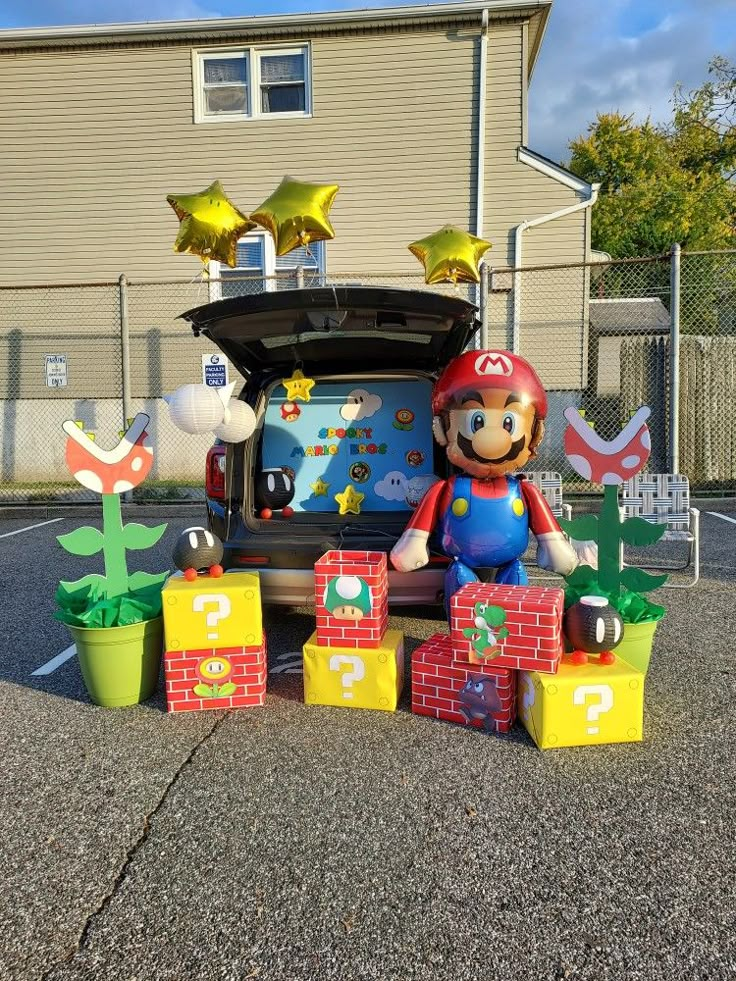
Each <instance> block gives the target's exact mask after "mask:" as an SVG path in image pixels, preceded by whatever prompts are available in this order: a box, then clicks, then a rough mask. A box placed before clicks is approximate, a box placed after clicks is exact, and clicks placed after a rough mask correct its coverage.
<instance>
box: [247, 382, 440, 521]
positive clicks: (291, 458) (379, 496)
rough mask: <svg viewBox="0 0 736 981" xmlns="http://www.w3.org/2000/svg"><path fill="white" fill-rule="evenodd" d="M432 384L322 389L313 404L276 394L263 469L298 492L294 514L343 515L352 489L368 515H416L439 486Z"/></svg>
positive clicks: (334, 385)
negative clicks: (342, 502) (287, 479)
mask: <svg viewBox="0 0 736 981" xmlns="http://www.w3.org/2000/svg"><path fill="white" fill-rule="evenodd" d="M431 391H432V383H431V381H430V380H429V379H423V378H403V379H401V380H389V381H376V382H372V381H366V382H360V381H357V382H356V380H355V379H353V380H352V381H346V382H339V381H329V382H320V381H319V380H318V381H317V384H316V385H315V386H314V388H312V390H311V401H309V402H301V401H299V402H290V401H289V400H288V399H287V397H286V393H285V390H284V388H283V386H281V385H277V386H276V387H275V388H274V389H273V390H272V391H271V393H270V396H269V402H268V406H267V408H266V415H265V420H264V428H263V435H262V443H261V459H262V465H263V467H264V469H273V468H282V469H284V470H286V472H287V473H289V474H290V475H291V476H292V478H293V480H294V484H295V495H294V499H293V501H292V503H291V506H292V507H293V508H294V510H295V511H307V512H319V513H322V514H330V513H332V514H337V513H338V509H339V505H338V503H337V501H336V500H335V494H338V493H342V491H344V490H345V487H346V486H347V485H348V484H352V485H353V487H354V488H355V489H356V491H359V492H360V493H361V494H364V495H365V497H364V499H363V501H362V502H361V505H360V508H361V513H363V512H369V511H409V510H411V506H412V504H416V501H415V500H413V498H416V496H417V493H418V492H419V489H420V487H421V488H422V493H423V491H424V490H426V485H427V484H428V483H431V481H432V463H433V457H432V452H433V444H432V411H431V402H430V399H431Z"/></svg>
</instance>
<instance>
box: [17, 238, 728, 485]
mask: <svg viewBox="0 0 736 981" xmlns="http://www.w3.org/2000/svg"><path fill="white" fill-rule="evenodd" d="M483 269H484V274H483V278H482V281H481V284H480V286H462V287H458V288H455V287H453V286H451V285H445V286H440V287H427V286H426V285H425V283H424V280H423V278H422V277H421V276H420V275H416V276H396V275H395V274H385V275H384V274H381V273H373V274H365V273H355V274H350V273H345V274H340V275H338V276H328V277H324V276H323V275H321V274H318V273H316V272H313V271H310V270H296V271H292V272H289V273H285V274H280V275H276V276H271V277H263V276H250V277H244V276H242V275H238V276H235V275H227V276H225V277H223V278H222V279H221V280H209V281H208V280H203V279H197V280H195V281H170V282H153V281H135V282H126V281H125V280H124V277H122V278H121V282H109V283H91V284H76V285H75V284H72V285H65V286H29V287H0V400H1V412H0V442H1V445H2V468H1V470H0V503H12V502H48V501H55V502H74V501H84V500H93V499H94V497H95V496H94V495H93V494H91V493H89V492H87V491H85V490H84V489H83V488H81V487H79V485H77V484H75V483H74V482H73V481H72V479H71V477H69V478H67V476H66V474H67V469H66V465H65V462H64V447H65V442H66V440H65V437H64V436H63V434H62V430H61V424H62V422H63V421H64V420H65V419H70V418H72V419H76V420H79V422H80V423H81V424H82V425H83V427H84V428H85V430H87V431H91V432H95V433H96V436H97V439H98V440H99V441H100V443H101V444H102V445H112V444H113V443H114V441H115V440H116V439H117V435H118V433H119V431H120V430H121V429H122V427H123V425H124V421H125V419H126V417H130V416H132V415H134V414H135V413H136V412H140V411H143V412H146V413H147V414H148V415H149V416H150V417H151V427H150V429H151V433H152V436H153V440H154V453H155V457H154V459H155V464H154V470H153V471H152V473H151V476H150V477H149V479H148V480H147V481H146V482H145V483H144V484H142V485H141V486H140V487H139V488H136V490H135V491H134V492H133V496H134V498H135V499H137V500H196V499H202V498H203V496H204V489H203V483H204V461H205V456H206V453H207V450H208V448H209V446H210V445H211V437H210V436H208V435H205V436H187V435H186V434H184V433H182V432H180V431H179V430H177V429H175V428H174V427H173V426H172V425H171V423H170V421H169V415H168V409H167V407H166V403H165V402H164V401H163V396H164V395H166V394H169V393H171V392H173V391H174V389H176V388H177V387H178V386H179V385H182V384H186V383H188V382H197V381H201V379H202V356H203V355H205V356H207V355H209V354H212V353H213V350H214V349H213V346H212V344H211V342H209V341H208V340H207V339H206V338H204V337H200V338H195V337H194V336H193V334H192V332H191V329H190V327H189V325H188V324H187V323H186V322H184V321H182V320H181V319H178V318H179V315H180V314H181V313H182V312H184V311H185V310H188V309H190V308H191V307H195V306H198V305H201V304H203V303H207V302H210V301H212V300H216V299H220V298H223V297H227V296H234V295H239V294H243V293H259V292H262V291H263V290H278V289H284V288H287V289H291V288H294V287H298V286H302V285H304V286H316V285H325V286H341V285H383V286H398V287H403V288H409V289H423V290H426V289H432V290H435V291H437V290H439V291H441V292H445V293H449V294H451V295H459V296H462V297H464V298H466V299H469V300H470V301H471V302H473V303H475V304H476V305H478V306H479V308H480V316H481V318H482V324H483V326H482V331H481V333H480V335H479V337H478V339H477V342H476V343H477V344H478V345H479V346H489V347H496V348H504V349H508V350H514V351H516V352H518V353H520V354H522V355H523V356H524V357H527V358H528V359H529V360H530V361H531V362H532V363H533V364H534V365H535V367H536V368H537V370H538V371H539V374H540V376H541V378H542V381H543V382H544V384H545V386H546V387H547V389H548V392H549V401H550V411H549V416H548V425H547V433H546V436H545V440H544V442H543V444H542V448H541V451H540V455H539V457H538V459H537V460H536V461H535V468H536V469H539V470H554V471H557V472H559V473H560V474H561V475H562V478H563V482H564V484H565V487H566V489H567V490H568V491H581V492H584V491H588V490H590V485H588V484H584V483H583V482H582V481H581V479H580V478H579V477H578V476H577V475H576V474H575V473H574V472H573V471H572V470H571V468H570V467H569V465H568V464H567V462H566V460H565V456H564V452H563V448H562V442H563V431H564V428H565V420H564V417H563V412H564V410H565V408H567V407H568V406H574V407H575V408H576V409H579V410H581V411H583V412H584V414H585V418H586V419H587V421H588V422H589V423H591V424H592V425H593V426H594V427H595V429H596V431H597V432H598V433H599V434H600V435H601V437H603V438H604V439H610V438H612V437H613V436H614V435H615V434H616V433H617V432H618V431H619V430H620V429H621V427H622V426H623V425H624V424H625V423H626V421H627V419H628V418H629V417H630V415H631V413H632V412H633V411H634V410H635V409H636V408H637V407H638V406H639V405H641V404H644V403H646V404H648V405H649V406H650V407H651V409H652V416H651V420H650V428H651V432H652V444H653V445H652V461H651V464H650V470H651V471H653V472H655V471H656V472H671V471H672V470H673V468H675V469H678V470H679V471H680V472H682V473H685V474H687V475H688V476H689V477H690V479H691V482H692V484H693V486H694V487H695V488H697V489H700V490H717V491H722V490H728V489H733V488H734V487H736V450H735V442H736V441H735V440H734V432H733V429H734V425H733V421H732V419H733V412H732V409H731V406H732V405H733V399H734V396H735V395H736V391H735V379H736V252H717V253H689V254H683V255H682V256H681V257H680V255H679V250H677V249H675V250H674V251H673V254H672V255H671V256H670V255H667V256H657V257H654V258H649V259H634V260H619V261H608V262H596V263H589V264H579V265H554V266H538V267H524V268H522V269H494V268H490V267H483ZM673 340H674V343H673ZM673 366H674V369H675V370H676V377H677V379H678V381H679V390H678V385H675V386H674V388H673V385H672V379H673ZM230 375H231V379H233V380H234V379H237V378H238V377H239V376H238V373H237V370H236V369H235V367H234V366H231V367H230Z"/></svg>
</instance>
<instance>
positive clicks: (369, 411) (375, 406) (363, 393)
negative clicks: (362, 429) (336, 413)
mask: <svg viewBox="0 0 736 981" xmlns="http://www.w3.org/2000/svg"><path fill="white" fill-rule="evenodd" d="M347 399H348V400H347V402H346V403H345V405H343V406H342V407H341V409H340V415H341V416H342V417H343V419H345V420H346V421H347V422H360V420H361V419H370V417H371V416H374V415H375V414H376V413H377V412H378V410H379V409H380V408H381V406H382V405H383V399H382V398H381V396H380V395H371V393H370V392H369V391H367V389H365V388H354V389H353V390H352V392H348V395H347Z"/></svg>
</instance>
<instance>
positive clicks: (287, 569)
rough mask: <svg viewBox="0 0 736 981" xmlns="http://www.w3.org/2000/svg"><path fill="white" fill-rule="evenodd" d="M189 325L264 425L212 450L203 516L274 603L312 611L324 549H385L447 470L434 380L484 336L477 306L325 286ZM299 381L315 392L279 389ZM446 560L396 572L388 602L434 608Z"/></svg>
mask: <svg viewBox="0 0 736 981" xmlns="http://www.w3.org/2000/svg"><path fill="white" fill-rule="evenodd" d="M182 317H183V318H184V319H185V320H187V321H189V322H190V323H191V325H192V329H193V330H194V333H195V334H196V335H199V334H203V335H205V336H206V337H208V338H210V339H211V340H212V341H213V343H214V344H216V345H217V347H218V348H220V350H221V351H222V352H223V353H224V354H225V355H226V356H227V357H228V359H229V360H230V362H231V363H232V364H233V366H234V367H235V368H237V370H238V371H239V372H240V373H241V374H242V375H243V377H244V378H245V384H244V386H243V389H242V391H241V393H240V398H241V399H243V400H245V401H247V402H248V403H249V404H250V405H251V406H252V407H253V409H254V410H255V413H256V418H257V420H258V423H257V428H256V431H255V433H254V435H253V436H252V437H251V438H250V439H249V440H247V441H246V442H244V443H239V444H236V445H228V446H227V447H226V446H216V447H214V448H213V449H212V450H210V453H209V455H208V461H207V468H208V481H207V483H208V498H207V508H208V520H209V525H210V528H211V530H212V531H213V532H214V533H215V534H217V535H218V536H219V537H220V538H221V539H222V541H223V544H224V546H225V559H224V565H225V567H226V568H235V569H237V568H248V569H253V570H256V571H258V572H259V573H260V575H261V588H262V593H263V596H264V599H265V600H266V601H267V602H271V603H287V604H297V605H298V604H305V603H306V604H308V603H311V602H313V599H314V580H313V570H314V563H315V562H316V561H317V559H318V558H319V557H320V556H321V555H322V554H323V553H324V552H326V551H327V550H328V549H335V548H344V549H351V550H370V551H385V552H389V551H390V550H391V548H392V546H393V545H394V543H395V542H396V540H397V539H398V537H399V535H400V534H401V532H402V531H403V529H404V526H405V525H406V522H407V520H408V518H409V515H410V513H411V510H412V508H413V507H416V505H417V503H418V501H419V499H420V498H421V496H422V494H424V492H425V491H426V489H427V487H428V486H430V484H431V483H432V482H433V480H435V479H436V478H437V477H438V476H439V477H444V476H445V475H446V473H447V464H446V461H445V456H444V453H443V452H442V451H441V450H439V448H438V447H436V446H435V444H434V441H433V438H432V412H431V391H432V384H433V381H434V379H435V378H436V376H437V374H438V372H439V371H440V370H441V369H442V368H443V367H444V366H445V365H446V364H447V363H448V362H449V361H450V360H451V359H452V358H454V357H456V356H457V355H458V354H460V353H461V352H462V351H463V349H464V348H465V347H466V346H467V344H468V342H469V341H470V340H471V338H472V337H473V335H474V333H475V332H476V330H477V329H478V327H479V323H478V321H477V320H476V308H475V307H474V306H473V305H472V304H471V303H469V302H467V301H466V300H463V299H461V298H459V297H452V296H444V295H441V294H437V293H431V292H428V291H423V290H404V289H392V288H382V287H364V286H353V287H335V288H325V287H320V288H309V289H297V290H283V291H279V292H272V293H259V294H256V295H253V296H239V297H233V298H231V299H227V300H220V301H218V302H216V303H208V304H206V305H204V306H201V307H197V308H195V309H193V310H189V311H188V312H187V313H184V314H182ZM300 374H302V375H303V376H304V378H305V379H311V380H313V381H314V384H313V385H312V386H309V385H306V386H304V385H299V384H296V385H294V384H287V385H284V380H287V381H288V380H290V379H292V377H293V376H295V375H296V379H298V378H299V376H300ZM306 389H309V390H308V391H307V390H306ZM307 396H308V397H307ZM223 461H224V463H223ZM348 488H352V491H353V493H352V494H351V493H350V491H349V490H348ZM346 506H347V507H346ZM348 508H349V509H348ZM341 511H343V512H344V513H340V512H341ZM446 561H447V560H446V559H445V558H444V556H441V555H439V554H437V555H435V556H433V559H432V561H431V562H430V564H429V566H428V567H427V568H426V569H421V570H418V571H416V572H411V573H405V574H401V573H398V572H394V571H392V572H390V574H389V599H390V601H391V602H393V603H435V602H437V600H438V598H439V597H440V595H441V589H442V579H443V570H444V566H445V564H446Z"/></svg>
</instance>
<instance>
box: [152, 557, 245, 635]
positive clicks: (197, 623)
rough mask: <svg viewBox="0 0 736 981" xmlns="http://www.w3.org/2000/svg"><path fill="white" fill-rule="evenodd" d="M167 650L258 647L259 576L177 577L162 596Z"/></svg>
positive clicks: (231, 574) (166, 587)
mask: <svg viewBox="0 0 736 981" xmlns="http://www.w3.org/2000/svg"><path fill="white" fill-rule="evenodd" d="M162 600H163V613H164V636H165V639H166V650H167V651H193V650H213V649H216V648H217V649H219V648H221V647H250V646H253V645H258V644H260V643H261V639H262V636H263V623H262V613H261V586H260V581H259V579H258V573H257V572H226V573H225V575H224V576H220V577H219V578H217V579H215V578H214V577H213V576H197V578H196V579H195V580H193V581H192V582H187V580H186V579H185V578H184V576H183V575H181V573H178V574H175V575H173V576H171V578H170V579H168V580H167V582H166V585H165V586H164V588H163V593H162Z"/></svg>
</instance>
